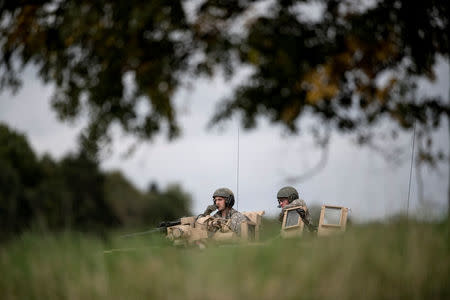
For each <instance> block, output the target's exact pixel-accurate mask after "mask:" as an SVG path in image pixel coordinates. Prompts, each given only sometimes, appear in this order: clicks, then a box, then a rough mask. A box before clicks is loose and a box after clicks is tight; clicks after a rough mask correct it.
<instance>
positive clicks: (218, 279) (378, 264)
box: [0, 223, 450, 300]
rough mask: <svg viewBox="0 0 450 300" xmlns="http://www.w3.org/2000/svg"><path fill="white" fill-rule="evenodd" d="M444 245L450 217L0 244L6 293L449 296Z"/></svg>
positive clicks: (449, 263) (31, 237)
mask: <svg viewBox="0 0 450 300" xmlns="http://www.w3.org/2000/svg"><path fill="white" fill-rule="evenodd" d="M449 243H450V241H449V227H448V223H445V224H424V223H395V224H390V225H382V224H378V225H366V226H356V227H353V228H352V229H351V230H350V231H347V232H346V233H345V234H344V235H338V236H331V237H326V238H318V237H310V236H306V237H304V238H302V239H293V240H283V239H277V240H272V241H271V242H268V243H265V244H261V245H258V246H255V245H254V246H245V245H242V246H235V247H233V246H227V247H210V248H206V249H205V250H199V249H177V248H174V247H171V246H166V243H165V242H164V241H159V240H158V239H153V240H150V239H147V240H141V241H140V242H134V241H130V240H124V239H120V240H119V239H117V240H116V239H110V240H107V241H106V242H105V241H100V240H97V239H95V238H93V237H89V236H83V235H80V234H73V233H64V234H58V235H55V236H51V235H50V236H49V235H47V236H41V235H36V234H25V235H23V236H22V237H21V238H19V239H16V240H14V241H11V242H9V243H8V244H4V245H2V246H1V247H0V269H1V270H3V272H2V276H0V293H1V294H2V298H3V299H18V298H19V299H42V298H45V299H66V298H71V299H73V298H76V299H136V298H138V299H140V298H151V299H181V298H182V299H299V298H305V299H321V300H325V299H407V300H411V299H447V298H448V297H449V296H450V288H449V285H448V278H449V275H450V260H449V253H448V245H449ZM105 249H108V250H110V249H115V250H112V251H107V252H104V250H105ZM120 249H122V250H120Z"/></svg>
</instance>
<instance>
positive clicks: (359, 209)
mask: <svg viewBox="0 0 450 300" xmlns="http://www.w3.org/2000/svg"><path fill="white" fill-rule="evenodd" d="M436 69H437V78H438V80H437V81H436V82H435V83H433V84H430V83H424V84H422V85H421V87H420V88H421V90H422V91H425V92H427V93H432V94H439V95H441V96H444V97H447V96H448V93H449V73H450V71H449V65H448V63H445V62H443V61H442V60H441V61H440V63H439V64H438V66H437V68H436ZM23 75H24V76H23V78H24V81H23V88H22V89H21V90H19V92H18V93H17V94H15V95H11V94H10V93H9V92H3V93H2V94H0V122H4V123H6V124H8V125H9V126H10V127H12V128H14V129H16V130H18V131H20V132H22V133H24V134H26V136H27V138H28V141H29V142H30V143H31V145H32V147H33V149H34V150H35V151H36V152H37V153H38V154H39V155H42V154H43V153H50V154H51V155H52V156H53V157H55V158H61V157H62V156H63V155H64V154H66V153H67V152H70V151H72V152H74V151H76V148H77V146H76V142H77V140H76V138H77V134H78V132H79V130H80V129H81V128H82V126H83V125H84V122H83V120H80V121H79V122H77V123H75V124H67V123H61V122H59V121H58V120H57V117H56V114H55V113H54V112H53V111H52V110H51V108H50V97H51V95H52V92H53V89H52V86H48V85H47V86H44V85H42V83H41V82H40V81H39V80H38V78H37V77H36V75H35V72H34V71H33V69H32V68H28V69H27V70H26V71H25V72H24V74H23ZM232 84H233V83H230V82H225V81H224V80H223V79H221V78H215V79H214V80H198V81H197V82H196V84H195V85H194V87H193V88H192V89H190V90H183V91H180V92H179V93H178V94H177V96H176V105H177V107H179V108H181V109H180V113H179V122H180V125H181V126H182V130H183V135H182V136H181V138H179V139H178V140H175V141H173V142H168V141H167V139H166V138H165V137H163V136H158V137H157V138H155V139H154V140H153V141H151V142H140V143H138V144H137V148H136V150H135V151H134V152H133V154H132V155H131V156H130V157H128V158H124V153H126V152H127V150H128V149H129V148H130V147H131V145H133V144H134V143H135V140H134V139H132V138H130V137H126V136H123V134H120V133H116V134H115V135H114V143H113V144H112V147H111V150H112V151H111V153H110V155H109V156H106V157H105V159H104V160H103V161H102V163H101V166H102V168H103V169H105V170H111V169H120V170H121V171H122V172H123V173H124V174H125V175H126V176H127V177H128V178H129V179H130V181H132V182H133V183H134V184H135V185H136V186H137V187H139V188H141V189H145V188H146V187H147V186H148V184H149V182H151V181H156V182H157V183H158V184H159V185H160V186H166V185H167V184H169V183H175V182H176V183H180V184H181V185H182V187H183V189H185V190H186V191H188V192H189V193H191V195H192V197H193V207H192V210H193V212H194V213H195V214H198V213H201V212H202V211H203V210H204V208H205V207H206V206H207V205H209V204H211V196H212V193H213V191H214V190H215V189H216V188H218V187H229V188H231V189H232V190H233V191H234V192H235V196H237V198H238V201H237V204H236V205H235V208H236V207H238V208H239V210H242V211H251V210H265V211H266V214H268V215H275V214H276V213H277V212H278V209H277V208H276V205H277V203H276V193H277V191H278V189H279V188H281V187H282V186H285V185H287V184H288V183H287V182H286V178H287V177H288V176H293V175H299V174H302V173H304V172H305V171H307V170H309V169H310V168H311V167H313V166H314V165H315V164H316V163H317V162H318V161H319V160H320V156H321V150H320V149H318V148H317V147H315V146H314V143H313V141H312V138H311V137H310V136H309V135H308V132H307V131H305V132H304V134H303V135H301V136H289V135H287V134H286V132H284V130H283V129H282V128H281V127H278V126H277V127H271V126H269V125H268V123H267V122H266V121H264V120H261V122H260V126H259V127H258V128H257V129H256V130H252V131H249V132H244V131H243V130H242V129H240V132H239V182H238V181H237V174H238V172H237V170H238V159H237V158H238V147H237V146H238V122H237V119H234V120H231V121H230V122H227V123H225V124H224V129H223V130H218V129H217V128H216V129H212V130H207V129H206V126H207V123H208V121H209V119H210V117H211V115H212V113H213V111H214V109H215V106H216V105H217V103H218V101H219V99H222V98H223V97H224V96H226V95H228V94H229V93H230V92H231V89H230V86H231V85H232ZM437 136H438V143H439V144H441V145H442V147H443V149H444V150H445V152H446V153H448V151H449V149H448V147H449V146H448V145H449V141H448V131H447V124H444V126H443V129H442V130H440V131H439V132H438V133H437ZM411 141H412V134H410V133H409V134H407V135H402V136H401V137H400V139H399V140H398V141H397V142H396V146H397V147H401V148H402V149H404V150H405V153H409V154H408V155H410V153H411V145H412V143H411ZM405 155H406V154H405ZM409 170H410V160H409V159H405V160H404V162H403V163H402V164H401V165H400V166H393V165H392V163H389V162H386V161H385V160H384V159H383V158H382V157H381V156H380V155H379V154H377V153H375V152H374V151H372V150H369V149H367V148H360V147H358V146H356V145H355V144H353V143H352V142H351V140H350V139H349V138H348V137H347V136H340V135H337V134H334V135H333V136H332V139H331V144H330V150H329V155H328V160H327V164H326V166H325V168H323V170H322V171H321V172H320V173H319V174H318V175H316V176H314V177H312V178H310V179H309V180H306V181H304V182H302V183H296V184H294V186H295V187H296V188H297V189H298V191H299V193H300V197H301V198H303V199H304V200H305V201H306V202H307V204H308V205H322V204H334V205H342V206H346V207H348V208H350V209H351V216H352V217H353V218H354V219H356V220H361V221H363V220H368V219H380V218H385V217H386V216H389V215H392V214H396V213H399V212H402V211H403V212H404V211H405V210H406V206H407V197H408V183H409ZM448 175H449V174H448V164H447V163H444V164H442V165H441V166H440V167H439V169H438V170H437V171H433V172H429V171H427V170H424V172H423V175H422V176H423V179H424V194H425V201H426V205H427V212H426V214H431V213H434V214H439V213H442V212H446V209H447V188H448ZM416 179H417V176H416V174H415V171H414V170H413V174H412V182H411V198H410V213H414V212H415V211H417V210H418V208H419V207H420V205H419V201H418V192H417V181H416ZM238 185H239V189H238V187H237V186H238Z"/></svg>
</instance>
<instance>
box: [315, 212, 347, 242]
mask: <svg viewBox="0 0 450 300" xmlns="http://www.w3.org/2000/svg"><path fill="white" fill-rule="evenodd" d="M326 208H334V209H340V210H341V216H340V220H339V225H335V224H324V220H325V209H326ZM347 215H348V208H346V207H343V206H334V205H322V208H321V210H320V219H319V228H318V230H317V235H319V236H326V235H330V234H333V233H339V232H344V231H345V229H346V225H347Z"/></svg>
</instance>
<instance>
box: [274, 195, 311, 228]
mask: <svg viewBox="0 0 450 300" xmlns="http://www.w3.org/2000/svg"><path fill="white" fill-rule="evenodd" d="M296 206H303V207H305V213H306V215H305V220H306V221H307V222H309V224H312V219H311V214H310V213H309V210H308V209H307V206H306V202H305V200H303V199H295V200H293V201H292V202H291V203H289V204H288V205H286V206H285V207H284V208H283V209H282V210H281V213H280V216H279V217H278V220H279V221H280V222H283V217H284V212H285V210H286V209H288V208H292V207H296Z"/></svg>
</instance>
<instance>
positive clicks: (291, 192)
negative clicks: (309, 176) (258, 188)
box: [277, 186, 298, 203]
mask: <svg viewBox="0 0 450 300" xmlns="http://www.w3.org/2000/svg"><path fill="white" fill-rule="evenodd" d="M280 198H288V201H289V203H291V202H292V201H294V200H295V199H298V192H297V190H296V189H295V188H294V187H292V186H285V187H282V188H281V189H280V190H279V191H278V193H277V199H280Z"/></svg>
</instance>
